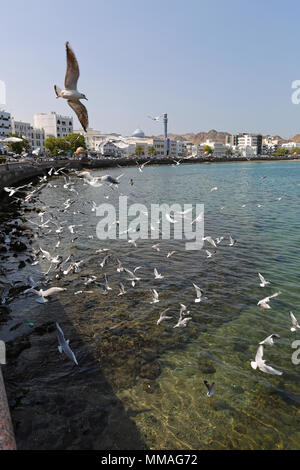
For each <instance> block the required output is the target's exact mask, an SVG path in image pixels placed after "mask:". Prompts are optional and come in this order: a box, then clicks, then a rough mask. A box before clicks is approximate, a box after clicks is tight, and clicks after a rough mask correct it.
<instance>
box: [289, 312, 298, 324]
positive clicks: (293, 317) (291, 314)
mask: <svg viewBox="0 0 300 470" xmlns="http://www.w3.org/2000/svg"><path fill="white" fill-rule="evenodd" d="M290 317H291V320H292V323H293V326H299V324H298V320H297V318H296V317H295V315H294V314H293V312H290Z"/></svg>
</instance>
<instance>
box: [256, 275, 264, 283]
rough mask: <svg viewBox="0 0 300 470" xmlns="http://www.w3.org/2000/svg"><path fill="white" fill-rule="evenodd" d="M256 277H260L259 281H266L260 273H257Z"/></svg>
mask: <svg viewBox="0 0 300 470" xmlns="http://www.w3.org/2000/svg"><path fill="white" fill-rule="evenodd" d="M258 277H259V279H260V281H261V282H262V283H265V282H266V281H265V278H264V277H263V276H262V275H261V274H260V273H258Z"/></svg>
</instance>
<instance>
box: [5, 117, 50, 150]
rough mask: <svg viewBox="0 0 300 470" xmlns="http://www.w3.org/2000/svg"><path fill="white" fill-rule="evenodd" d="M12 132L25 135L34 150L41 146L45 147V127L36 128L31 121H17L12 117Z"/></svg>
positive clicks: (42, 148) (41, 147) (21, 135)
mask: <svg viewBox="0 0 300 470" xmlns="http://www.w3.org/2000/svg"><path fill="white" fill-rule="evenodd" d="M11 132H12V134H17V135H18V136H20V137H25V138H26V139H27V140H28V142H29V145H30V148H31V149H32V150H34V149H36V148H40V149H41V151H44V149H45V132H44V130H43V129H35V128H34V127H32V125H31V124H30V123H29V122H23V121H16V120H15V119H14V118H11Z"/></svg>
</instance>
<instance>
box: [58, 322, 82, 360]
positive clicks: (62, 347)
mask: <svg viewBox="0 0 300 470" xmlns="http://www.w3.org/2000/svg"><path fill="white" fill-rule="evenodd" d="M56 328H57V338H58V342H59V346H58V350H59V352H60V353H62V352H63V351H64V353H65V354H66V356H68V358H69V359H71V361H73V362H75V364H76V365H77V366H78V362H77V359H76V357H75V354H74V353H73V351H72V349H71V348H70V345H69V342H70V341H69V340H68V339H67V340H65V335H64V333H63V330H62V329H61V327H60V326H59V324H58V323H57V322H56Z"/></svg>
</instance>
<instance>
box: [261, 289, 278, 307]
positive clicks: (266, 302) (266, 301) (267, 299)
mask: <svg viewBox="0 0 300 470" xmlns="http://www.w3.org/2000/svg"><path fill="white" fill-rule="evenodd" d="M279 294H281V292H280V291H278V292H275V294H273V295H270V296H269V297H265V298H264V299H261V300H260V301H259V302H257V305H258V306H259V307H261V308H265V309H270V308H271V307H270V305H269V302H270V300H271V299H273V297H277V296H278V295H279Z"/></svg>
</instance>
